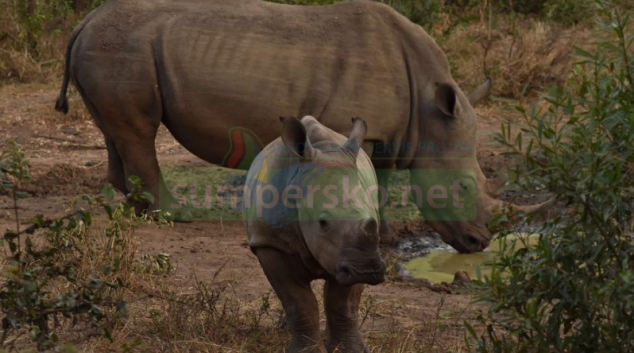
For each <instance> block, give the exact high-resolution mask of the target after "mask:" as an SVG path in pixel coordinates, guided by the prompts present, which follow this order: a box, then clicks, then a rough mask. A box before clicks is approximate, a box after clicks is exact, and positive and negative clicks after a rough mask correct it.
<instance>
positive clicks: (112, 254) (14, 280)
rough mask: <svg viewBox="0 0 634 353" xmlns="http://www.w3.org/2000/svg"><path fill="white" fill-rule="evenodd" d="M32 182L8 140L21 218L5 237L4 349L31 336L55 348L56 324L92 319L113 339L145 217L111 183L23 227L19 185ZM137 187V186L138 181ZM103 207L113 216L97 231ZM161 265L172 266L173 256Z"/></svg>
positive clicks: (7, 171) (4, 174)
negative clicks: (60, 213)
mask: <svg viewBox="0 0 634 353" xmlns="http://www.w3.org/2000/svg"><path fill="white" fill-rule="evenodd" d="M29 179H30V172H29V162H28V161H27V160H26V158H25V156H24V154H23V153H22V152H21V151H20V149H19V146H18V145H17V144H16V143H11V144H10V146H9V147H7V148H5V149H4V150H3V151H2V153H0V180H1V181H2V183H1V184H0V187H1V189H0V191H2V192H3V193H6V194H8V195H10V197H11V198H12V200H13V211H14V216H15V222H16V223H15V228H14V229H13V230H7V231H6V232H5V233H4V237H3V239H2V241H3V245H5V244H6V246H8V253H6V250H5V256H6V259H5V262H4V263H3V265H2V281H1V282H0V314H1V322H2V335H1V337H0V347H13V346H14V343H15V342H16V340H17V339H18V338H19V337H20V336H21V335H23V334H25V333H28V336H29V337H30V339H31V340H33V341H34V342H35V343H36V344H37V347H38V349H40V350H42V349H47V348H50V347H52V346H53V345H54V344H55V343H56V342H57V341H58V337H57V335H56V329H58V328H59V327H60V326H62V322H67V323H69V324H71V325H77V324H79V323H81V322H84V323H88V324H90V325H92V326H95V327H98V328H100V329H102V330H103V332H104V334H105V336H106V337H108V338H110V327H111V326H112V323H113V322H114V321H116V320H117V318H120V317H123V316H125V314H126V309H127V304H126V302H125V301H124V300H123V290H124V289H125V288H126V286H127V285H128V283H129V282H130V276H131V273H132V271H131V269H132V268H133V256H134V252H135V245H134V243H133V242H132V237H131V234H132V231H133V228H134V226H135V225H136V224H138V223H139V222H142V221H146V220H147V218H139V217H137V216H135V213H134V209H133V208H132V207H131V206H128V205H125V204H113V203H112V196H113V195H114V190H113V189H112V186H111V185H107V186H106V187H104V189H103V191H102V193H101V195H100V196H98V197H87V196H84V197H82V198H81V199H79V200H76V201H75V202H72V203H71V204H70V205H69V209H68V212H67V215H66V216H64V217H61V218H58V219H45V218H44V217H43V216H37V217H35V218H34V219H33V220H32V221H31V224H30V225H29V226H28V227H26V228H22V227H21V224H20V214H19V207H18V200H19V199H20V198H23V197H26V196H27V195H26V194H25V193H23V192H22V191H21V187H22V186H23V183H25V182H28V181H29ZM131 182H133V184H135V182H136V180H131ZM136 184H138V185H137V186H138V187H136V188H134V190H137V191H138V190H140V182H137V183H136ZM133 193H134V191H133ZM131 197H135V198H136V197H138V198H143V197H144V195H142V194H140V195H131ZM79 204H81V205H83V206H85V208H82V207H79ZM98 208H101V209H103V210H105V211H106V213H107V215H108V221H107V224H106V225H105V227H104V228H103V230H101V231H96V230H94V229H92V224H93V219H92V211H93V210H95V209H98ZM5 249H6V248H5ZM160 263H161V264H163V265H164V264H167V265H169V260H167V261H166V260H165V259H164V258H162V259H161V262H160ZM169 266H171V265H169Z"/></svg>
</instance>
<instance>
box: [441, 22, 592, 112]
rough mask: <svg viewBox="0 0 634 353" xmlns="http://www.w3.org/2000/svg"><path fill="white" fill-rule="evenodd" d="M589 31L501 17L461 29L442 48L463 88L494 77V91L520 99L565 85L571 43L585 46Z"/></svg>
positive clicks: (570, 61) (497, 93)
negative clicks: (544, 89) (488, 77)
mask: <svg viewBox="0 0 634 353" xmlns="http://www.w3.org/2000/svg"><path fill="white" fill-rule="evenodd" d="M494 16H495V15H494ZM588 33H589V30H588V29H587V28H585V27H583V26H581V25H580V26H578V27H568V28H563V27H561V26H558V25H556V24H549V23H545V22H540V21H537V20H520V19H510V18H506V17H500V18H495V21H493V20H492V21H491V22H487V21H484V22H480V23H477V24H472V25H469V26H464V27H460V28H457V29H456V30H455V31H454V32H453V33H452V34H450V35H449V36H448V37H447V38H446V40H445V41H443V42H442V46H443V47H444V48H445V50H446V54H447V57H448V58H449V60H450V62H451V65H452V71H453V75H454V77H455V78H456V80H457V81H458V82H459V83H460V84H461V86H464V89H465V90H467V89H470V88H473V87H476V86H477V85H478V84H480V83H481V82H482V81H483V80H484V77H485V76H490V77H491V78H492V79H493V94H494V95H496V96H500V97H507V98H514V99H519V98H520V97H521V96H522V95H523V94H526V95H531V94H534V93H535V92H538V91H540V90H541V89H542V88H544V87H545V86H547V85H550V84H555V83H556V84H562V83H564V82H565V80H566V78H567V77H568V75H569V73H570V68H571V65H572V63H573V61H572V58H571V56H570V54H571V52H572V46H573V45H578V46H579V45H581V46H582V45H583V44H584V43H585V41H586V39H587V38H588V36H589V34H588Z"/></svg>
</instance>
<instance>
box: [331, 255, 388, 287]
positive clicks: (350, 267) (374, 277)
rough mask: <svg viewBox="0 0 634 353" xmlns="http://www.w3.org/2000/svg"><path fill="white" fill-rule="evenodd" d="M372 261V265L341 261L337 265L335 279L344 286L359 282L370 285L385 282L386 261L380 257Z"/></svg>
mask: <svg viewBox="0 0 634 353" xmlns="http://www.w3.org/2000/svg"><path fill="white" fill-rule="evenodd" d="M364 262H365V261H364ZM371 262H372V264H371V266H367V265H365V266H357V265H356V264H355V263H352V262H341V263H340V264H339V265H338V266H337V272H336V274H335V279H336V280H337V282H339V284H341V285H344V286H351V285H353V284H358V283H365V284H369V285H377V284H381V283H383V282H384V281H385V268H386V265H385V261H383V260H381V259H379V260H374V261H371ZM366 263H367V262H366Z"/></svg>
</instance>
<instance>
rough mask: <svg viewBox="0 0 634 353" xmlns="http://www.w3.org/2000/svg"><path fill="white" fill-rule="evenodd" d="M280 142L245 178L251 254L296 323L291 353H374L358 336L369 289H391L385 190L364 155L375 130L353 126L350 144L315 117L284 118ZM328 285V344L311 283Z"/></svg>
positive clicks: (291, 321) (290, 325) (358, 124)
mask: <svg viewBox="0 0 634 353" xmlns="http://www.w3.org/2000/svg"><path fill="white" fill-rule="evenodd" d="M280 120H281V121H282V125H283V126H282V137H281V138H278V139H277V140H275V141H273V142H272V143H271V144H269V145H268V146H267V147H266V148H265V149H264V150H263V151H262V153H260V154H259V155H258V156H257V157H256V159H255V161H254V162H253V164H252V165H251V168H250V169H249V172H248V174H247V180H246V184H245V192H244V206H245V212H244V219H245V224H246V228H247V235H248V238H249V246H250V248H251V251H253V253H255V255H256V256H257V257H258V259H259V261H260V264H261V266H262V268H263V269H264V273H265V274H266V277H267V278H268V280H269V282H270V283H271V286H272V287H273V289H274V290H275V293H276V294H277V296H278V297H279V298H280V300H281V302H282V305H283V306H284V310H285V311H286V315H287V317H288V320H287V323H288V329H289V330H290V332H291V336H292V339H291V343H290V345H289V347H288V349H287V352H291V353H292V352H319V353H323V352H326V351H327V352H333V351H335V350H337V351H338V352H342V353H344V352H346V353H360V352H368V348H367V347H366V346H365V344H364V342H363V337H362V335H361V332H360V331H359V313H358V310H359V302H360V300H361V294H362V292H363V288H364V284H371V285H376V284H379V283H382V282H383V281H384V273H385V262H384V261H383V259H381V255H380V253H379V233H378V232H379V229H378V223H377V220H378V217H379V215H378V206H379V204H378V196H379V192H378V186H377V180H376V174H375V172H374V169H373V167H372V164H371V162H370V159H369V158H368V156H367V155H366V154H365V152H364V151H363V150H361V149H360V146H361V143H362V142H363V138H364V136H365V134H366V131H367V127H366V124H365V122H364V121H363V120H362V119H360V118H353V119H352V122H353V124H352V130H351V133H350V136H349V138H348V140H347V141H346V138H345V137H344V136H342V135H339V134H338V133H336V132H334V131H332V130H330V129H328V128H326V127H325V126H323V125H321V124H320V123H319V122H318V121H317V120H316V119H315V118H313V117H311V116H307V117H304V118H303V119H302V120H301V121H299V120H297V119H295V118H280ZM315 279H324V280H325V281H326V283H325V287H324V293H323V295H324V306H325V311H326V335H327V338H328V342H327V344H326V346H325V347H324V345H323V342H322V341H321V338H320V332H319V307H318V304H317V299H316V297H315V295H314V293H313V291H312V289H311V286H310V283H311V282H312V281H313V280H315Z"/></svg>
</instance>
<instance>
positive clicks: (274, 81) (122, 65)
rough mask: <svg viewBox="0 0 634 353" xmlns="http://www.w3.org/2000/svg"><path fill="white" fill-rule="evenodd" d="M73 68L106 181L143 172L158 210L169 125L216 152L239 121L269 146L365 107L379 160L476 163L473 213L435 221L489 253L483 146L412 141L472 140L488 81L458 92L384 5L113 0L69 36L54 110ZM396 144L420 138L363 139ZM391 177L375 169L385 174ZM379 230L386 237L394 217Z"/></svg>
mask: <svg viewBox="0 0 634 353" xmlns="http://www.w3.org/2000/svg"><path fill="white" fill-rule="evenodd" d="M71 79H72V81H73V82H74V84H75V86H76V87H77V90H78V91H79V93H80V94H81V96H82V98H83V100H84V103H85V104H86V106H87V108H88V110H89V111H90V113H91V115H92V116H93V118H94V120H95V123H96V125H97V126H98V127H99V128H100V129H101V130H102V132H103V133H104V135H105V140H106V145H107V148H108V180H109V181H110V182H111V183H112V184H113V185H114V186H115V187H116V188H117V189H119V190H121V191H123V192H126V191H127V190H129V188H130V185H129V182H128V181H127V180H128V177H129V176H131V175H137V176H139V177H140V178H141V179H142V181H143V183H144V188H145V190H146V191H148V192H150V193H151V194H153V195H154V196H155V198H156V200H157V202H156V203H155V204H154V206H151V207H153V208H156V207H157V206H156V205H157V204H158V196H159V190H160V188H162V187H164V185H162V183H161V181H160V178H159V175H160V170H159V165H158V161H157V156H156V150H155V145H154V140H155V138H156V134H157V129H158V127H159V125H160V124H161V123H163V124H164V125H165V126H166V127H167V128H168V129H169V131H170V132H171V133H172V135H173V136H174V137H175V138H176V140H178V141H179V142H180V143H181V144H182V145H183V146H184V147H185V148H187V149H188V150H189V151H190V152H192V153H193V154H195V155H197V156H198V157H200V158H201V159H203V160H206V161H208V162H211V163H216V164H220V163H222V162H223V158H224V156H225V155H226V153H227V151H228V150H229V148H230V139H229V134H228V133H227V132H228V130H229V129H230V128H232V127H236V126H240V127H244V128H247V129H249V130H251V131H254V132H255V133H256V134H257V135H258V137H259V138H260V139H261V141H262V142H263V143H264V144H268V143H269V142H271V141H273V140H274V139H275V138H276V137H277V136H278V129H277V127H276V126H277V124H276V119H277V117H278V116H280V115H281V116H305V115H312V116H315V117H317V119H318V120H319V121H320V122H321V123H322V124H324V125H325V126H328V127H329V128H331V129H333V130H334V131H337V132H339V133H342V134H344V135H347V134H348V133H349V132H350V125H349V124H348V122H347V121H346V120H342V119H341V117H345V116H362V117H363V118H364V119H365V120H366V122H367V124H368V127H369V130H368V133H367V136H366V137H365V142H364V144H363V148H364V149H366V151H367V152H368V153H369V154H371V158H372V160H373V164H374V167H375V169H377V170H389V169H391V168H392V167H394V166H396V167H397V168H399V169H403V168H409V169H412V170H414V169H417V170H424V169H456V168H459V169H464V168H466V169H470V170H473V171H474V175H475V178H476V179H477V180H475V181H474V183H473V184H474V185H477V187H476V189H477V190H466V192H471V193H477V211H478V212H477V217H476V218H475V219H472V220H468V221H467V220H462V221H444V222H439V221H437V222H429V224H430V225H431V226H432V227H433V228H434V229H435V230H436V231H437V232H438V233H440V235H441V236H442V238H443V240H444V241H445V242H446V243H448V244H450V245H451V246H453V247H454V248H455V249H457V250H458V251H460V252H467V253H469V252H478V251H481V250H483V249H484V248H485V247H486V246H488V244H489V241H490V239H491V233H490V232H489V230H488V229H487V222H488V220H489V219H490V218H491V212H492V211H493V210H494V209H496V208H498V207H500V206H502V203H501V201H498V200H495V199H493V198H492V196H491V195H492V192H493V191H495V190H492V188H490V187H488V185H493V184H492V183H488V182H487V180H486V178H485V176H484V174H483V173H482V171H481V170H480V167H479V166H478V163H477V160H476V154H475V147H474V148H473V150H472V151H470V152H467V153H465V152H464V151H462V152H454V151H453V150H452V149H450V148H447V150H446V151H445V152H443V153H440V154H431V153H430V152H429V151H428V150H425V149H423V150H422V151H421V149H418V148H417V147H416V146H419V143H425V144H428V143H436V144H440V143H442V144H444V145H445V146H450V145H451V144H466V145H469V146H475V141H476V126H477V124H476V114H475V111H474V110H473V108H472V104H475V102H477V101H479V100H481V99H483V98H484V97H485V96H486V95H487V94H488V90H489V88H490V82H486V83H485V84H483V86H482V87H480V88H478V89H477V90H476V91H475V92H473V94H471V95H470V96H469V97H467V96H466V95H465V94H463V92H462V91H461V90H460V89H459V88H458V86H457V85H456V83H455V81H454V80H453V79H452V77H451V75H450V73H449V65H448V63H447V59H446V58H445V55H444V54H443V52H442V51H441V50H440V48H439V47H438V45H436V43H435V42H434V40H433V39H432V38H431V37H430V36H429V35H427V33H425V31H424V30H423V29H422V28H421V27H419V26H417V25H415V24H413V23H411V22H410V21H409V20H407V19H406V18H405V17H403V16H401V15H400V14H398V13H397V12H396V11H394V10H393V9H392V8H390V7H389V6H386V5H382V4H379V3H376V2H370V1H353V2H347V3H343V4H338V5H332V6H320V7H312V6H311V7H302V6H289V5H281V4H273V3H268V2H263V1H259V0H110V1H108V2H107V3H105V4H104V5H102V6H100V7H99V8H97V9H96V10H94V11H93V12H92V13H90V14H89V15H88V16H87V18H86V19H85V20H84V21H83V22H82V23H81V24H80V25H79V26H78V27H77V28H76V29H75V31H74V32H73V34H72V35H71V38H70V40H69V44H68V48H67V56H66V73H65V76H64V81H63V84H62V90H61V94H60V97H59V99H58V101H57V103H56V109H57V110H59V111H63V112H66V111H67V110H68V102H67V100H66V89H67V86H68V82H69V80H71ZM390 143H391V144H394V146H402V145H403V144H411V146H414V148H412V149H400V150H399V149H396V148H390V149H384V148H381V149H380V150H376V149H372V148H369V147H368V146H369V144H370V145H372V144H374V146H380V145H386V144H390ZM456 153H458V154H459V155H456ZM430 157H431V158H430ZM455 157H459V158H455ZM388 177H389V173H378V179H379V183H380V184H381V185H387V180H388ZM137 208H139V210H141V209H142V205H137ZM151 210H152V208H151ZM381 211H382V212H381V214H382V215H383V210H381ZM526 211H529V212H530V211H532V210H526ZM449 216H450V217H449V219H461V218H460V217H461V216H460V215H458V214H457V215H451V214H450V215H449ZM381 218H382V219H384V217H381ZM463 219H464V218H463ZM380 228H381V238H382V240H386V241H389V239H390V231H389V227H388V225H387V223H386V222H384V221H382V222H381V225H380Z"/></svg>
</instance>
